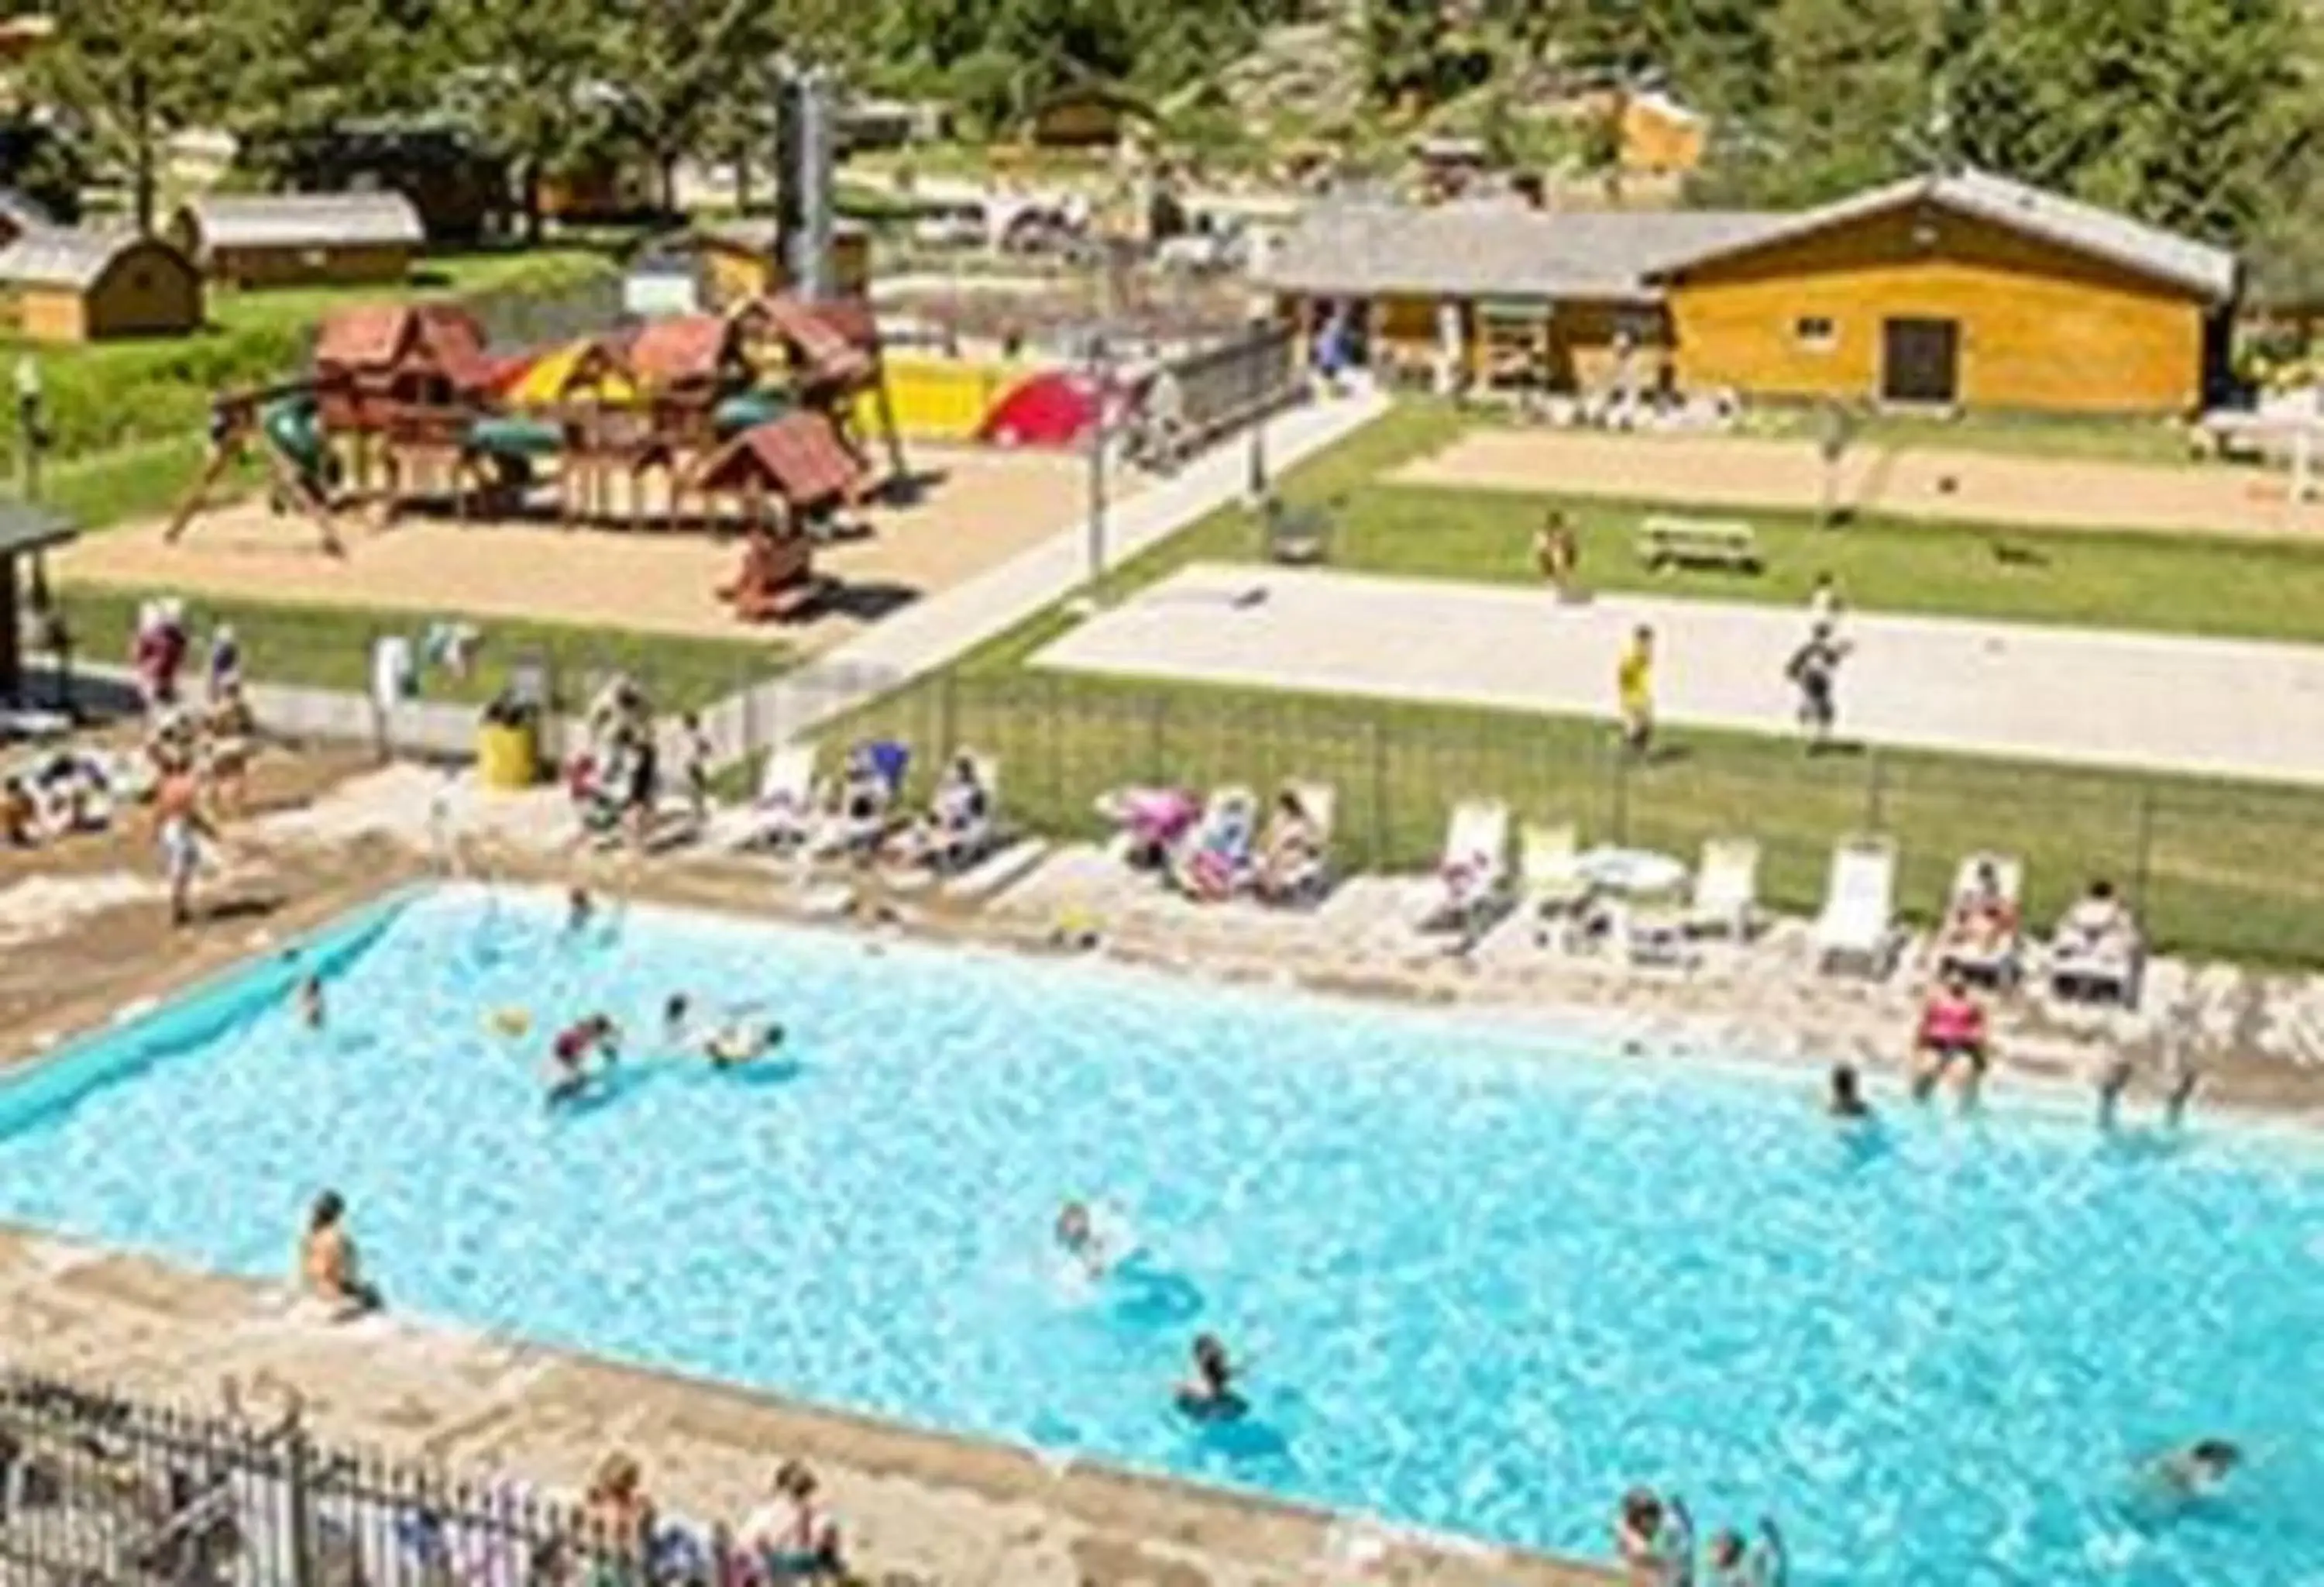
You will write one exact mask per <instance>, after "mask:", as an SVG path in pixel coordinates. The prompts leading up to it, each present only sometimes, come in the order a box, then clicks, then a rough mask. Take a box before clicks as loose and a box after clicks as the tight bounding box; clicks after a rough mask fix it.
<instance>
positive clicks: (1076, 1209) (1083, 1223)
mask: <svg viewBox="0 0 2324 1587" xmlns="http://www.w3.org/2000/svg"><path fill="white" fill-rule="evenodd" d="M1056 1240H1057V1249H1058V1250H1061V1251H1063V1252H1065V1255H1067V1256H1069V1257H1071V1258H1073V1259H1074V1260H1075V1261H1077V1262H1079V1263H1080V1264H1081V1265H1082V1271H1083V1272H1084V1273H1086V1274H1088V1275H1089V1276H1090V1277H1091V1278H1104V1277H1105V1269H1106V1265H1107V1264H1106V1250H1105V1241H1103V1240H1102V1239H1100V1238H1099V1236H1098V1232H1097V1220H1096V1218H1095V1217H1094V1216H1093V1215H1092V1213H1091V1212H1090V1209H1089V1204H1088V1203H1087V1202H1079V1201H1069V1202H1067V1203H1066V1204H1065V1205H1064V1206H1062V1207H1059V1208H1058V1209H1057V1222H1056Z"/></svg>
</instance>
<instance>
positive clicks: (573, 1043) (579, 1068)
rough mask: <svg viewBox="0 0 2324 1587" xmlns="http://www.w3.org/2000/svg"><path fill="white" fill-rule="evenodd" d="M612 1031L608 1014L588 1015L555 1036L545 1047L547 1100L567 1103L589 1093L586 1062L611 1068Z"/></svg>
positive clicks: (613, 1032)
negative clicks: (547, 1056) (546, 1048)
mask: <svg viewBox="0 0 2324 1587" xmlns="http://www.w3.org/2000/svg"><path fill="white" fill-rule="evenodd" d="M615 1038H616V1028H615V1026H614V1024H613V1017H612V1016H611V1015H608V1014H592V1015H590V1016H589V1017H588V1018H587V1019H586V1020H576V1021H575V1022H574V1023H573V1024H570V1025H567V1027H566V1028H565V1029H562V1030H560V1031H558V1033H557V1039H556V1040H555V1041H553V1042H551V1043H549V1101H550V1102H551V1103H563V1102H571V1101H572V1100H573V1099H574V1098H575V1097H577V1096H579V1095H580V1094H581V1093H583V1092H585V1091H586V1090H588V1089H589V1083H590V1081H591V1080H593V1079H595V1075H594V1074H592V1072H591V1070H590V1067H589V1060H590V1059H592V1058H597V1059H601V1060H603V1065H604V1067H606V1068H611V1067H612V1066H613V1060H614V1057H615Z"/></svg>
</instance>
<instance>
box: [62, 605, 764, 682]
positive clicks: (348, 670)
mask: <svg viewBox="0 0 2324 1587" xmlns="http://www.w3.org/2000/svg"><path fill="white" fill-rule="evenodd" d="M57 596H58V599H59V601H60V603H61V604H62V605H63V607H64V610H65V614H66V618H67V620H68V622H69V623H70V624H71V627H72V631H73V634H74V642H75V645H76V648H77V651H78V654H79V656H80V657H81V658H83V659H84V660H88V661H90V662H94V663H99V664H104V663H118V662H121V661H123V660H125V659H126V658H127V655H128V651H129V636H130V633H131V632H132V629H133V626H134V622H135V617H136V608H137V604H138V601H139V598H140V597H139V596H137V595H131V594H127V593H124V592H121V591H116V590H110V589H98V588H96V587H93V586H70V585H69V586H63V587H61V588H60V590H59V591H58V592H57ZM187 608H188V614H189V618H190V620H191V621H192V623H193V624H194V628H195V636H196V643H197V646H198V645H199V644H200V643H201V642H202V641H204V640H205V639H206V638H207V635H208V632H209V629H210V626H211V625H212V624H213V623H221V622H223V623H232V624H233V625H234V628H235V634H236V636H237V638H238V639H239V640H240V641H241V643H242V650H243V660H244V670H245V672H246V673H247V674H248V676H249V677H250V678H253V679H254V680H256V681H259V682H264V683H279V684H293V685H301V686H305V687H317V688H340V689H351V690H355V691H356V692H358V693H360V692H363V691H364V690H366V689H367V688H368V687H370V672H371V646H372V642H373V641H374V640H376V639H377V638H378V637H379V636H381V635H382V634H384V633H389V632H401V633H406V634H410V635H411V636H412V637H413V638H414V639H415V641H416V640H417V638H418V636H419V633H420V630H421V629H422V628H423V627H424V626H425V624H424V623H422V622H421V621H420V620H418V619H416V618H410V617H404V618H401V619H399V618H397V617H395V616H393V615H392V614H384V613H372V612H364V611H359V610H348V609H346V608H342V607H331V606H300V605H289V604H276V603H273V602H262V601H226V600H218V599H215V598H212V597H208V596H198V597H194V598H191V599H189V601H188V603H187ZM442 615H443V616H444V617H446V618H447V619H451V618H457V617H458V616H459V614H455V613H445V614H442ZM466 621H468V622H471V623H474V624H475V626H476V628H477V629H478V630H479V631H480V632H482V633H483V634H484V649H483V651H482V653H481V654H480V656H479V658H478V666H477V669H476V672H475V675H474V676H473V677H471V678H468V679H466V681H465V682H457V683H456V682H448V681H447V680H444V679H442V678H440V675H437V674H433V673H431V674H430V675H429V692H430V696H431V697H435V698H446V699H459V700H467V701H472V702H482V701H484V700H485V699H488V698H490V697H492V696H493V693H495V692H496V691H497V690H498V689H499V688H500V687H502V685H503V683H504V682H505V681H506V679H507V678H508V675H509V671H510V669H511V668H512V667H515V666H519V665H544V664H545V665H546V667H547V668H548V669H549V674H550V677H551V678H552V681H553V683H554V684H555V687H556V694H557V697H558V698H559V699H561V700H566V701H569V702H579V701H581V700H582V699H583V697H585V696H586V693H587V692H588V690H589V689H590V688H592V687H594V681H595V679H596V678H601V677H603V676H604V674H606V673H608V672H613V671H620V672H626V673H628V674H630V675H631V676H632V677H634V678H637V679H638V680H639V682H640V683H641V684H642V685H643V686H644V687H645V688H646V690H647V692H648V693H649V694H650V696H651V697H653V699H654V701H655V702H656V704H657V705H658V706H660V707H661V708H663V709H665V710H673V711H683V710H691V709H694V708H696V707H697V706H707V705H709V704H711V703H712V702H713V701H715V700H718V699H723V698H724V697H726V696H727V695H730V694H732V693H733V692H734V691H735V690H736V689H739V688H742V687H746V686H747V685H750V684H752V683H756V682H760V681H761V680H763V679H765V678H772V677H774V676H776V675H778V674H779V673H780V672H782V671H784V670H785V669H787V668H788V667H789V666H790V665H791V663H792V661H793V660H794V658H793V657H792V655H791V654H790V653H789V652H788V650H786V649H785V648H784V647H782V646H781V645H779V644H777V643H774V642H771V641H765V640H760V641H746V640H731V641H730V640H706V639H687V638H682V637H676V636H663V635H657V634H639V633H623V632H617V631H614V630H610V629H602V628H583V627H578V626H574V625H571V624H565V623H519V622H512V621H510V620H508V619H505V618H499V617H489V618H487V617H471V618H467V619H466Z"/></svg>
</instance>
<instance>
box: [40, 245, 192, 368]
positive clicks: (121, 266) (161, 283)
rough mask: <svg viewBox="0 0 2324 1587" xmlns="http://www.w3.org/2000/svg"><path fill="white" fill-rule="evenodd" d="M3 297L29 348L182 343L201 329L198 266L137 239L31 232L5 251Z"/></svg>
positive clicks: (174, 251)
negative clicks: (152, 340)
mask: <svg viewBox="0 0 2324 1587" xmlns="http://www.w3.org/2000/svg"><path fill="white" fill-rule="evenodd" d="M0 293H5V295H6V300H7V302H8V306H9V309H10V310H11V315H12V318H14V322H15V328H16V334H17V335H19V336H21V337H24V338H25V339H26V340H28V341H34V342H66V343H70V342H94V341H106V340H110V339H112V338H115V337H182V336H189V335H191V334H192V333H193V332H195V331H197V330H198V329H200V328H201V325H202V278H201V272H199V271H198V270H196V269H195V268H194V264H193V262H192V261H191V260H189V259H188V258H187V257H186V256H185V254H182V253H180V251H179V250H178V249H177V248H176V247H174V246H172V245H171V244H169V243H167V242H164V241H162V240H161V238H158V237H142V236H139V235H136V234H134V233H132V232H97V231H83V230H79V229H54V230H34V231H27V232H25V233H23V235H20V236H18V237H17V238H16V240H15V241H14V242H12V243H10V244H9V245H7V246H6V247H5V248H0Z"/></svg>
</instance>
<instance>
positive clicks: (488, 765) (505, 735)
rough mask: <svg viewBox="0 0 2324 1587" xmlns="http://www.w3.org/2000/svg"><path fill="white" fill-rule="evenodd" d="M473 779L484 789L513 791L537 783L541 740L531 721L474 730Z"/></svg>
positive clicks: (486, 723)
mask: <svg viewBox="0 0 2324 1587" xmlns="http://www.w3.org/2000/svg"><path fill="white" fill-rule="evenodd" d="M476 776H477V777H478V778H479V779H480V780H482V781H483V782H484V786H485V787H486V788H490V789H503V790H506V791H514V790H516V789H527V788H530V787H531V786H532V785H533V784H534V783H536V782H538V781H539V780H540V740H539V734H537V733H535V731H534V729H533V724H532V723H531V721H530V720H529V719H528V720H526V721H522V722H515V723H509V722H494V721H493V720H491V719H490V718H487V719H486V720H485V721H484V723H483V724H480V725H479V726H478V727H477V729H476Z"/></svg>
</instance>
